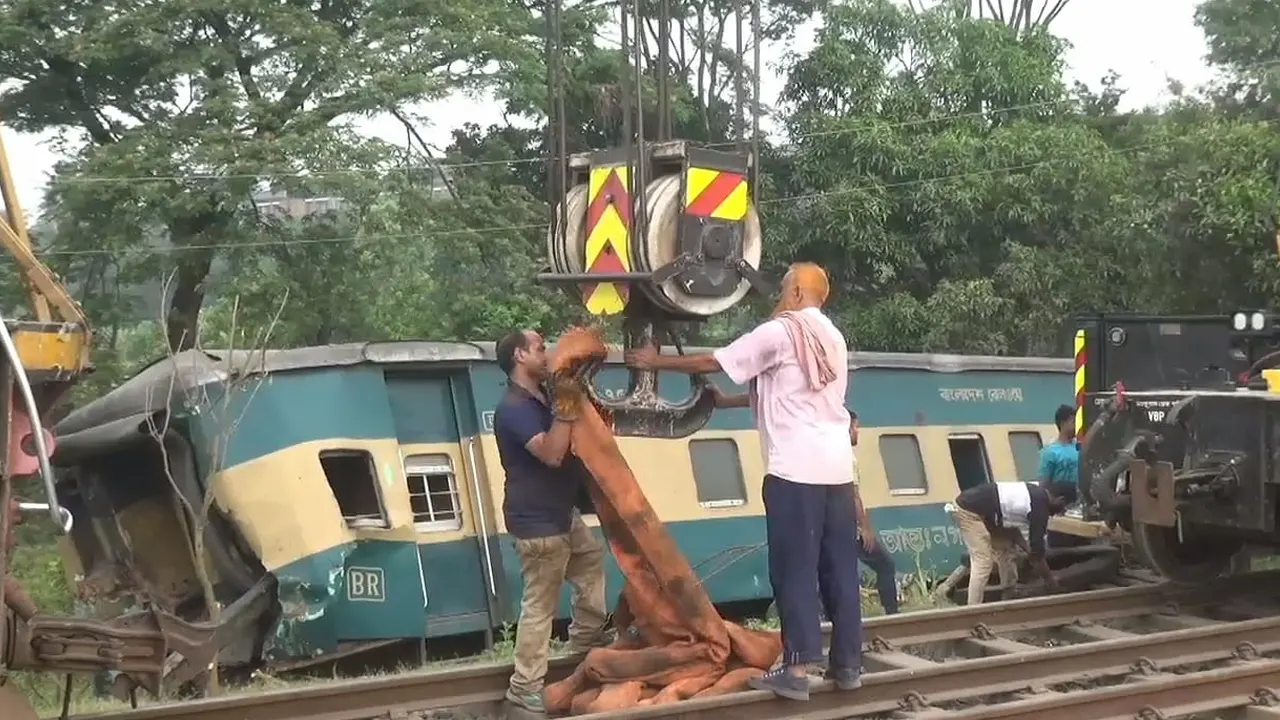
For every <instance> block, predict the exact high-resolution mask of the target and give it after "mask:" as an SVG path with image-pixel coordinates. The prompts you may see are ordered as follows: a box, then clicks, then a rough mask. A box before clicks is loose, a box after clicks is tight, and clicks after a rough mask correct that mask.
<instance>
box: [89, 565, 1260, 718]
mask: <svg viewBox="0 0 1280 720" xmlns="http://www.w3.org/2000/svg"><path fill="white" fill-rule="evenodd" d="M1121 582H1122V583H1126V584H1128V583H1132V584H1131V585H1130V586H1127V587H1111V588H1106V589H1100V590H1092V591H1087V592H1082V593H1075V594H1071V595H1060V596H1054V597H1042V598H1033V599H1027V600H1016V601H1011V602H1005V603H992V604H986V605H979V606H976V607H957V608H948V609H944V610H931V611H924V612H915V613H907V614H902V615H896V616H891V617H878V618H872V619H870V620H868V621H867V622H866V624H865V626H864V637H865V641H866V642H865V649H866V652H865V655H864V667H865V668H866V670H867V673H866V674H865V675H864V683H863V686H862V688H861V689H859V690H857V691H853V692H839V691H835V690H833V689H831V688H830V687H829V686H828V685H826V684H825V683H822V684H815V688H814V692H813V694H812V697H811V700H810V701H809V702H808V703H794V702H790V701H786V700H782V699H778V698H774V697H773V696H772V695H771V694H769V693H763V692H755V691H748V692H742V693H736V694H733V695H728V696H723V697H717V698H708V699H705V700H689V701H685V702H682V703H679V704H676V705H664V706H658V707H638V708H633V709H630V710H627V711H623V712H616V713H608V714H599V715H588V716H579V717H580V718H582V719H583V720H641V719H643V718H660V717H661V718H688V719H690V720H779V719H787V720H845V719H852V718H869V717H884V716H886V715H888V714H895V715H896V716H897V717H900V718H907V719H908V720H917V719H919V720H932V719H933V718H942V717H948V718H1008V719H1018V720H1031V719H1032V718H1035V719H1036V720H1053V719H1055V718H1062V719H1063V720H1068V719H1069V720H1080V719H1081V718H1089V720H1105V719H1108V718H1140V719H1141V720H1159V719H1161V718H1170V719H1171V718H1181V717H1191V716H1194V717H1196V718H1197V720H1207V719H1209V718H1215V719H1217V718H1236V717H1240V718H1246V719H1247V720H1264V719H1266V718H1275V719H1277V720H1280V572H1266V573H1250V574H1248V575H1243V576H1237V577H1234V578H1228V579H1225V580H1223V581H1220V582H1216V583H1213V584H1211V585H1205V586H1202V587H1196V588H1187V587H1175V586H1170V585H1167V584H1162V583H1150V582H1143V581H1142V580H1141V579H1134V578H1129V579H1122V581H1121ZM1223 598H1230V599H1231V600H1230V601H1226V602H1224V601H1223ZM579 659H580V658H577V657H568V658H560V659H557V660H555V661H553V663H552V666H551V669H550V672H549V675H548V681H554V680H556V679H559V678H561V677H564V676H566V675H567V674H568V673H569V672H571V671H572V669H573V668H574V667H575V666H576V664H577V662H578V660H579ZM510 672H511V666H510V665H482V666H469V667H465V668H460V669H452V670H445V671H437V672H421V673H407V674H402V675H396V676H391V677H379V678H365V679H359V680H351V681H340V682H333V683H328V684H324V685H316V686H311V687H302V688H296V689H288V690H279V691H272V692H266V693H262V694H257V695H242V696H234V697H227V698H217V699H211V700H199V701H188V702H183V703H179V704H174V705H156V706H151V707H145V708H142V709H139V710H132V711H125V712H118V713H110V714H100V715H81V716H77V718H78V720H160V719H161V718H163V719H164V720H302V719H303V718H311V719H314V720H373V719H375V718H389V719H391V720H419V719H431V720H433V719H434V718H445V717H447V718H451V719H454V720H463V719H466V720H470V719H472V718H475V719H477V720H479V719H484V720H489V719H490V718H493V719H496V718H502V717H503V713H504V711H503V708H502V696H503V693H504V692H505V689H506V683H507V678H508V677H509V675H510ZM814 682H815V683H818V681H817V680H816V679H815V680H814ZM512 717H515V715H514V714H513V715H512Z"/></svg>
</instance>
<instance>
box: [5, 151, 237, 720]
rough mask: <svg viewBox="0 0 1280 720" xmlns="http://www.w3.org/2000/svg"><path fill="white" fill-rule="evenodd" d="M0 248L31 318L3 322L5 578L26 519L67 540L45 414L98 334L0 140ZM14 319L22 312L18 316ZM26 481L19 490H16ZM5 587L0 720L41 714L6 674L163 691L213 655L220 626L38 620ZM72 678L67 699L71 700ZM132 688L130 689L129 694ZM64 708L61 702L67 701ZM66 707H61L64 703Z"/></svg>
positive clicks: (154, 616) (164, 616) (143, 619)
mask: <svg viewBox="0 0 1280 720" xmlns="http://www.w3.org/2000/svg"><path fill="white" fill-rule="evenodd" d="M0 201H2V204H0V210H2V212H0V245H3V247H4V250H5V251H6V252H7V253H8V254H9V255H10V256H11V257H12V259H13V260H14V263H15V269H16V271H17V272H16V275H17V276H18V278H20V282H22V284H23V286H24V288H25V290H26V293H27V298H28V300H29V306H28V308H27V313H28V314H26V315H24V316H22V317H16V316H15V317H0V386H2V387H3V388H4V390H5V392H4V393H3V394H0V437H3V438H4V443H3V444H2V445H0V508H11V507H12V508H13V509H15V510H17V511H19V512H18V514H17V515H15V514H13V513H10V512H0V538H3V539H4V542H0V568H4V571H5V575H6V577H7V575H8V572H7V571H8V567H9V564H10V560H11V558H10V554H11V551H12V547H13V543H12V542H11V540H12V538H13V537H14V528H13V527H12V525H13V523H14V522H16V521H17V520H18V519H19V518H20V517H21V515H22V514H47V515H48V516H49V519H50V520H51V521H52V522H53V524H54V526H55V527H56V528H57V529H58V530H59V531H60V532H61V533H63V534H64V535H65V534H67V533H69V532H70V531H71V528H72V524H73V523H74V522H75V518H74V517H73V516H72V513H71V512H70V511H68V510H67V509H66V508H64V507H62V506H61V505H60V504H59V502H58V495H57V492H56V491H55V478H54V474H53V471H52V468H51V467H50V462H49V461H50V457H51V455H52V452H53V448H54V436H53V434H52V433H50V432H49V430H47V429H46V428H45V426H44V423H43V422H42V419H41V418H42V417H45V416H47V414H48V413H49V411H50V410H51V409H52V408H53V407H54V406H55V404H57V403H58V402H59V401H60V400H61V399H63V398H64V397H65V396H66V394H67V392H68V390H70V388H71V387H73V386H74V385H75V383H76V381H77V380H79V379H80V378H81V377H82V376H83V375H84V374H85V373H87V372H89V371H91V370H92V365H91V363H90V357H89V355H90V349H91V347H92V339H93V333H92V329H91V328H90V325H89V322H88V320H87V319H86V318H85V315H84V313H83V311H82V310H81V308H80V306H79V305H78V304H77V303H76V301H75V299H74V298H73V297H72V296H71V293H70V292H68V290H67V288H66V287H65V286H64V285H63V284H62V283H61V282H59V280H58V278H57V277H56V276H55V275H54V274H53V273H52V272H51V271H50V270H49V268H48V267H46V266H45V265H44V263H42V262H41V261H40V259H39V258H38V257H37V256H36V254H35V252H34V250H33V248H32V244H31V240H30V237H29V236H28V234H27V230H26V222H25V219H24V217H23V213H22V209H21V205H20V204H19V202H18V194H17V189H16V187H15V185H14V182H13V176H12V175H11V173H10V170H9V163H8V158H7V156H6V155H5V151H4V145H3V142H0ZM15 315H16V314H15ZM20 483H21V485H20ZM19 487H21V489H22V490H24V491H25V493H24V494H32V491H34V493H36V494H40V495H43V496H44V498H45V501H44V502H36V501H24V502H17V490H18V489H19ZM10 588H11V586H10V585H8V583H0V609H2V610H3V622H0V718H3V719H4V720H35V718H36V713H35V711H34V710H33V709H32V708H31V706H30V705H29V704H28V702H27V699H26V698H25V697H23V695H22V693H21V691H20V690H19V689H18V688H17V686H16V685H15V684H14V683H12V682H9V680H10V677H9V674H8V673H9V671H10V670H36V671H49V672H58V673H67V677H68V678H70V677H71V676H70V673H85V672H94V671H99V670H111V671H116V672H118V673H120V675H119V676H120V677H123V678H125V679H127V680H128V681H130V683H131V684H132V685H131V686H141V687H144V688H146V689H148V690H150V691H151V692H152V693H153V694H158V693H159V689H160V681H161V677H162V676H163V675H164V671H165V670H166V663H168V665H169V667H170V668H174V667H176V666H177V665H182V666H184V667H188V668H190V667H195V668H198V669H200V670H203V669H204V667H206V666H207V664H208V662H209V661H210V660H211V659H212V654H211V653H212V649H213V645H212V643H210V642H209V641H210V640H211V639H212V637H213V634H214V630H215V629H214V628H213V627H212V626H208V625H198V624H191V623H188V622H185V621H183V620H182V619H181V618H178V617H176V616H173V615H170V614H168V613H166V612H164V611H163V610H161V609H158V608H148V609H146V610H142V611H138V612H134V613H130V614H127V615H124V616H121V617H119V618H115V619H113V620H109V621H100V620H93V619H87V618H66V617H55V616H49V615H44V614H36V615H35V616H34V617H26V618H24V617H21V616H19V614H18V613H16V612H14V611H13V610H11V609H10V608H9V607H8V605H9V604H8V603H6V602H5V592H6V591H9V590H10ZM69 691H70V683H69V681H68V684H67V689H66V691H65V692H66V693H68V694H69ZM130 692H131V691H130ZM64 703H65V698H64ZM64 707H65V706H64Z"/></svg>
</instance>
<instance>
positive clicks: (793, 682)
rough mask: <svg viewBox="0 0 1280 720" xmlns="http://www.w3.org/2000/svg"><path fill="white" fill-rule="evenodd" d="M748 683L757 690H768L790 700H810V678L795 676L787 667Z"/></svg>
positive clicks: (783, 666)
mask: <svg viewBox="0 0 1280 720" xmlns="http://www.w3.org/2000/svg"><path fill="white" fill-rule="evenodd" d="M748 683H749V684H750V685H751V687H753V688H755V689H756V690H768V691H769V692H771V693H773V694H774V695H780V696H782V697H784V698H787V699H788V700H808V699H809V676H808V675H793V674H792V673H791V670H790V668H788V667H787V666H786V665H782V666H781V667H779V668H777V669H776V670H770V671H769V672H767V673H765V674H763V675H761V676H760V677H753V678H751V679H750V680H749V681H748Z"/></svg>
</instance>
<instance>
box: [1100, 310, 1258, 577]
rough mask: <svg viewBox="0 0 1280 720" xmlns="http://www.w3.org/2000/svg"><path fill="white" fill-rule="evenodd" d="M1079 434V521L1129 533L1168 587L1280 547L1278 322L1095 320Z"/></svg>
mask: <svg viewBox="0 0 1280 720" xmlns="http://www.w3.org/2000/svg"><path fill="white" fill-rule="evenodd" d="M1076 366H1077V371H1076V396H1077V419H1076V427H1077V431H1078V432H1079V433H1080V434H1081V435H1083V430H1084V428H1085V427H1090V426H1092V425H1093V424H1094V423H1095V422H1099V423H1100V426H1099V428H1098V429H1097V430H1096V431H1095V436H1094V438H1093V439H1092V440H1091V441H1090V442H1089V443H1088V444H1087V445H1086V447H1085V451H1084V456H1083V458H1082V462H1081V478H1080V481H1081V487H1082V489H1083V490H1084V493H1083V494H1084V496H1085V505H1086V516H1087V517H1086V519H1101V520H1105V521H1106V522H1107V524H1108V525H1111V526H1113V527H1116V526H1119V527H1122V528H1123V529H1124V530H1125V531H1127V532H1128V533H1130V536H1131V538H1132V542H1133V546H1134V549H1135V550H1136V552H1137V554H1138V556H1139V560H1141V561H1142V562H1143V564H1145V565H1147V566H1149V567H1151V568H1152V569H1154V570H1156V571H1157V572H1159V573H1160V574H1161V575H1163V576H1165V577H1166V578H1169V579H1171V580H1174V581H1180V582H1201V581H1204V580H1207V579H1210V578H1212V577H1215V576H1217V575H1219V574H1221V573H1223V572H1226V571H1228V570H1229V569H1230V568H1231V567H1232V565H1233V561H1234V560H1235V559H1236V558H1238V557H1240V556H1241V553H1242V551H1245V550H1246V548H1250V547H1254V548H1276V547H1280V524H1278V523H1277V519H1278V516H1280V322H1278V318H1277V317H1276V316H1275V315H1274V314H1272V313H1269V312H1266V311H1261V310H1244V311H1240V312H1234V313H1231V314H1229V315H1223V316H1210V317H1182V316H1137V315H1111V316H1107V315H1100V316H1093V317H1085V318H1080V319H1079V322H1078V325H1077V331H1076Z"/></svg>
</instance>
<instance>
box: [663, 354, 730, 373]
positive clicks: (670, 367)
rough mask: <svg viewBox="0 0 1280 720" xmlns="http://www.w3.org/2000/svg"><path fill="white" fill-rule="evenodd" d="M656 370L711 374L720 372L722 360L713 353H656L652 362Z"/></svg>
mask: <svg viewBox="0 0 1280 720" xmlns="http://www.w3.org/2000/svg"><path fill="white" fill-rule="evenodd" d="M651 364H652V367H653V369H654V370H667V371H670V372H679V373H685V374H687V375H710V374H711V373H718V372H720V369H721V368H720V361H719V360H716V356H715V355H712V354H711V353H705V354H702V355H660V354H655V355H654V357H653V360H652V362H651Z"/></svg>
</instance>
